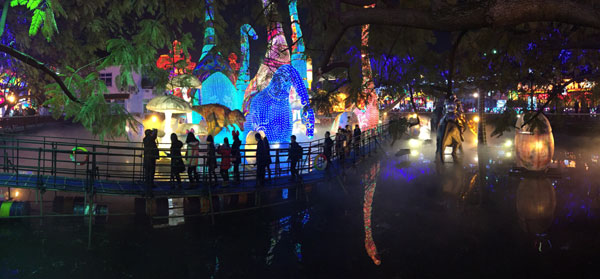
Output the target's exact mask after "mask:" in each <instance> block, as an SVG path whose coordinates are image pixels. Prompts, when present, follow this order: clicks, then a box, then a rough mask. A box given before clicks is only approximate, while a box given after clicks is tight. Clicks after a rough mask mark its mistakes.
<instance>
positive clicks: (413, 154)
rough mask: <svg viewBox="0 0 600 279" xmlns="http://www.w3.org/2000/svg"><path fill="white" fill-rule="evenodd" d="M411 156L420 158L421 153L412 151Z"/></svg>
mask: <svg viewBox="0 0 600 279" xmlns="http://www.w3.org/2000/svg"><path fill="white" fill-rule="evenodd" d="M410 156H413V157H417V156H419V151H417V150H411V151H410Z"/></svg>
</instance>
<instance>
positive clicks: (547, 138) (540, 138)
mask: <svg viewBox="0 0 600 279" xmlns="http://www.w3.org/2000/svg"><path fill="white" fill-rule="evenodd" d="M524 118H526V117H525V116H523V117H519V119H518V120H517V130H516V133H515V149H516V158H515V160H516V163H517V166H518V167H522V168H525V169H527V170H530V171H539V170H545V169H546V168H548V165H549V164H550V162H551V161H552V156H554V136H553V135H552V127H551V126H550V121H548V118H546V116H544V115H543V114H540V115H538V116H537V120H534V121H536V123H537V124H539V125H542V126H543V129H540V128H539V127H536V128H535V129H533V130H532V131H530V129H529V128H530V125H531V123H529V124H527V125H525V126H524V127H522V128H521V126H522V125H523V121H524V120H523V119H524Z"/></svg>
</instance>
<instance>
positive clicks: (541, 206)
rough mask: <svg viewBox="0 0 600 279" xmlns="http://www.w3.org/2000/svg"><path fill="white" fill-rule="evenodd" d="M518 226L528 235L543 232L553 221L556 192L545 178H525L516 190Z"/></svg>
mask: <svg viewBox="0 0 600 279" xmlns="http://www.w3.org/2000/svg"><path fill="white" fill-rule="evenodd" d="M516 199H517V214H518V215H519V225H520V226H521V228H522V229H523V230H524V231H525V232H528V233H534V234H541V233H543V232H545V231H546V230H547V229H548V228H549V227H550V225H552V221H553V220H554V209H555V208H556V192H555V190H554V187H552V184H551V183H550V181H549V180H548V179H546V178H525V179H523V180H521V182H520V183H519V188H518V189H517V197H516Z"/></svg>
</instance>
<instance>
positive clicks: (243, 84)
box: [233, 24, 258, 110]
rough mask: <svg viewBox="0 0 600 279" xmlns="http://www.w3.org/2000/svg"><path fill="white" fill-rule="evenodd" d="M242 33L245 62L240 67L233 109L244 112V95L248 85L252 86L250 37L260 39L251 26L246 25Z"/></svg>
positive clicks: (241, 45)
mask: <svg viewBox="0 0 600 279" xmlns="http://www.w3.org/2000/svg"><path fill="white" fill-rule="evenodd" d="M240 33H241V37H242V38H241V42H240V47H241V50H242V55H243V60H242V65H241V66H240V72H239V74H238V78H237V81H236V83H235V87H236V88H237V94H236V96H235V97H234V100H233V103H234V107H233V109H239V110H242V104H243V103H244V95H245V92H246V88H247V87H248V84H250V70H249V66H250V45H249V42H248V36H251V37H252V39H253V40H256V39H258V35H256V31H254V29H253V28H252V26H250V25H249V24H244V25H242V27H241V28H240Z"/></svg>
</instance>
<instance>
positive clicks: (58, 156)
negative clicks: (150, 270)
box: [0, 126, 386, 197]
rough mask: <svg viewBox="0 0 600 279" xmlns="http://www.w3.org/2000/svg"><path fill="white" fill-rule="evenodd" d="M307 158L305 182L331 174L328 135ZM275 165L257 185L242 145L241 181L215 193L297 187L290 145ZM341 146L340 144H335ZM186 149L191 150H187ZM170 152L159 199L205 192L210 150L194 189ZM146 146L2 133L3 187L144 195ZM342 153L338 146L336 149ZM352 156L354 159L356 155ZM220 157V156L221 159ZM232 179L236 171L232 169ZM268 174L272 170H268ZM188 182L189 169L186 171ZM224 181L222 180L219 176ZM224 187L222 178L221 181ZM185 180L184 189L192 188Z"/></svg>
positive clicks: (372, 145) (310, 146)
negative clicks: (173, 170)
mask: <svg viewBox="0 0 600 279" xmlns="http://www.w3.org/2000/svg"><path fill="white" fill-rule="evenodd" d="M385 131H386V127H385V126H380V127H377V128H374V129H371V130H368V131H364V132H363V136H362V138H361V141H360V150H361V153H362V154H363V155H368V154H370V153H371V152H373V151H375V149H376V148H377V146H376V144H377V139H378V138H379V137H382V136H384V135H385V134H386V132H385ZM301 145H302V146H303V148H304V156H303V159H302V161H301V166H300V167H299V170H300V174H301V176H302V184H307V183H308V184H310V183H312V182H316V181H319V180H321V179H323V178H324V177H325V175H324V174H325V173H324V172H323V171H319V170H316V168H315V163H317V164H319V165H320V164H321V163H322V158H318V159H317V160H315V158H317V157H318V155H319V154H321V153H322V148H323V139H320V140H315V141H311V142H306V143H301ZM271 147H272V149H271V157H272V161H273V164H271V166H270V168H271V177H272V181H271V182H270V183H268V184H267V186H266V187H264V188H261V189H256V188H255V184H256V182H255V178H256V164H255V157H254V156H255V153H256V149H255V148H256V146H250V145H242V147H241V148H242V156H243V158H242V162H243V163H242V164H241V165H240V176H241V180H242V181H241V183H239V184H231V180H232V179H231V178H230V184H229V186H228V187H222V186H221V187H214V188H212V189H210V190H211V191H212V194H228V193H237V192H251V191H257V190H258V191H266V190H276V189H283V188H294V187H295V186H296V185H297V184H298V183H295V182H291V181H290V180H289V168H290V166H289V162H287V149H288V146H287V144H281V145H279V144H272V145H271ZM334 149H335V146H334ZM183 150H185V149H183ZM166 152H168V150H162V149H161V158H160V160H159V161H158V162H157V170H156V175H155V177H156V178H155V179H156V184H157V186H158V187H157V188H155V189H153V194H154V196H155V197H160V196H168V197H185V196H199V195H203V194H205V192H206V190H207V189H208V187H205V185H207V184H208V183H207V182H208V181H207V177H208V176H207V168H206V166H205V162H206V156H205V154H206V150H201V152H200V156H199V163H200V165H199V169H200V170H201V179H202V183H201V186H200V187H198V188H197V189H190V190H172V189H171V185H172V183H171V182H170V181H169V177H170V159H169V158H168V157H167V156H166ZM142 154H143V148H142V146H141V143H132V142H115V141H112V142H104V143H101V142H94V141H85V142H77V141H75V142H73V140H72V139H71V140H69V139H67V138H50V137H44V138H31V137H28V136H18V135H0V167H1V170H2V172H1V173H0V187H15V188H29V189H37V190H39V191H41V192H42V193H43V192H45V191H65V192H80V193H87V194H92V195H94V194H102V195H129V196H143V195H144V193H145V188H144V187H145V184H144V182H143V165H142V161H143V158H142ZM334 154H337V150H334ZM347 157H350V158H349V159H348V160H352V156H347ZM334 159H335V158H334ZM219 160H220V158H219ZM229 174H230V177H231V176H232V171H230V172H229ZM267 174H268V172H267ZM181 177H182V181H187V173H182V174H181ZM219 180H221V178H220V177H219ZM219 184H220V185H223V183H222V181H219ZM189 186H190V185H188V183H187V182H183V188H184V189H185V188H187V187H189Z"/></svg>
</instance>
